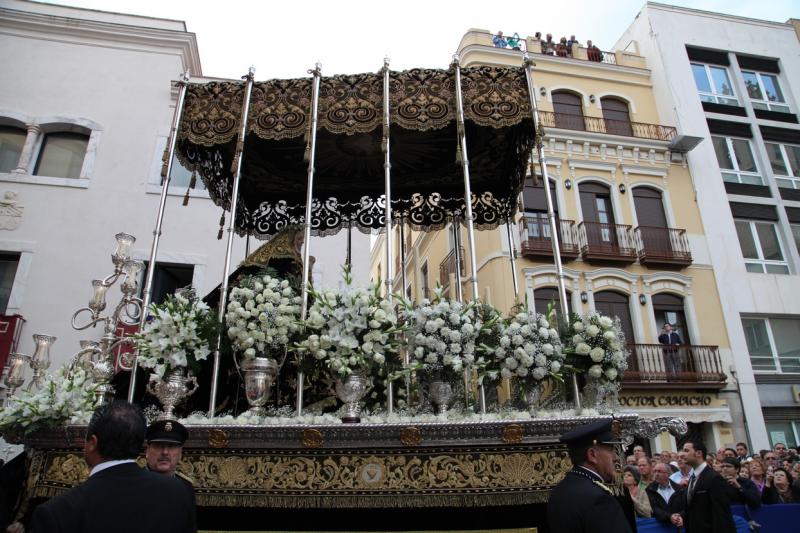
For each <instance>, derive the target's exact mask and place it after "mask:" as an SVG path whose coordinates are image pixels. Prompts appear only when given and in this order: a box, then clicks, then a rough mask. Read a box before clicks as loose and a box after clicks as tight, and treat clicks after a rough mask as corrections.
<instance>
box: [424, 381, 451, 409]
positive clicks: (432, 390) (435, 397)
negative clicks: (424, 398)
mask: <svg viewBox="0 0 800 533" xmlns="http://www.w3.org/2000/svg"><path fill="white" fill-rule="evenodd" d="M428 397H429V398H430V400H431V405H433V412H434V413H436V414H437V415H440V414H443V413H446V412H447V409H448V407H450V402H451V401H452V400H453V386H452V385H451V384H450V383H448V382H446V381H431V382H430V384H429V385H428Z"/></svg>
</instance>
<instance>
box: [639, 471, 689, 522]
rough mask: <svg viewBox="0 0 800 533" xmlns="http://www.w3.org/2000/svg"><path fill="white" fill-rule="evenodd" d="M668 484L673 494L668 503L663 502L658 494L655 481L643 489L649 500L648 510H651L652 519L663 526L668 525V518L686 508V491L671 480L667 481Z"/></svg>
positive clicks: (662, 498)
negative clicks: (663, 524)
mask: <svg viewBox="0 0 800 533" xmlns="http://www.w3.org/2000/svg"><path fill="white" fill-rule="evenodd" d="M669 484H670V485H672V490H674V491H675V492H673V493H672V496H670V498H669V501H668V502H665V501H664V497H663V496H661V494H659V493H658V482H657V481H653V482H652V483H650V484H649V485H647V488H646V489H645V491H646V492H647V497H648V498H649V499H650V508H651V509H652V510H653V518H655V519H656V520H658V521H659V522H663V523H665V524H669V523H670V520H669V519H670V517H671V516H672V515H674V514H676V513H681V512H683V509H684V507H685V506H686V494H685V493H686V490H685V489H684V488H683V487H681V486H680V485H678V484H677V483H675V482H674V481H672V480H671V479H670V480H669Z"/></svg>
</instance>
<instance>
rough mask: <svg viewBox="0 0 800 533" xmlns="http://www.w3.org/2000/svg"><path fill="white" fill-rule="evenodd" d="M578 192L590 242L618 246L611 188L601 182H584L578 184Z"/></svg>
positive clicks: (591, 243)
mask: <svg viewBox="0 0 800 533" xmlns="http://www.w3.org/2000/svg"><path fill="white" fill-rule="evenodd" d="M578 192H579V194H580V198H581V211H583V222H584V224H583V226H584V228H585V231H586V238H587V240H588V243H589V244H590V245H612V246H616V245H617V242H618V239H617V234H616V231H615V230H614V227H613V225H614V223H615V222H614V209H613V206H612V203H611V190H610V189H609V188H608V187H606V186H605V185H603V184H601V183H595V182H588V183H587V182H583V183H581V184H580V185H578Z"/></svg>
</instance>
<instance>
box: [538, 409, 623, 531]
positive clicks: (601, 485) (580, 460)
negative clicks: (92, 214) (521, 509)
mask: <svg viewBox="0 0 800 533" xmlns="http://www.w3.org/2000/svg"><path fill="white" fill-rule="evenodd" d="M612 427H613V426H612V421H611V420H598V421H596V422H591V423H589V424H586V425H583V426H580V427H577V428H575V429H573V430H572V431H569V432H568V433H565V434H564V435H563V436H562V437H561V439H560V440H561V442H562V443H564V444H566V445H567V448H568V450H569V457H570V459H571V460H572V464H573V467H572V470H570V471H569V472H567V474H566V476H565V477H564V479H563V480H562V481H561V483H559V484H558V485H557V486H556V487H555V488H554V489H553V491H552V492H551V493H550V501H549V502H548V503H547V521H548V523H549V524H550V531H564V532H566V531H569V532H570V533H631V532H632V531H635V526H633V527H634V529H632V528H631V523H630V520H629V518H628V517H626V513H625V510H624V509H623V507H622V505H621V504H620V502H619V501H618V500H617V497H615V495H614V491H613V490H612V489H611V488H610V487H609V486H608V485H606V484H607V483H609V482H610V481H612V479H613V478H614V460H615V456H616V451H615V450H614V445H615V444H619V443H620V441H619V437H615V435H614V432H613V431H612ZM628 500H630V497H629V496H628Z"/></svg>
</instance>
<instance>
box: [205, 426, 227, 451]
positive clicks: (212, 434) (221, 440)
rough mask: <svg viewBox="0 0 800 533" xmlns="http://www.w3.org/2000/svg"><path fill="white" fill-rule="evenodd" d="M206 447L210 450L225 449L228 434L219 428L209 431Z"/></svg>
mask: <svg viewBox="0 0 800 533" xmlns="http://www.w3.org/2000/svg"><path fill="white" fill-rule="evenodd" d="M208 445H209V446H210V447H212V448H227V447H228V434H227V433H225V431H223V430H221V429H219V428H214V429H209V430H208Z"/></svg>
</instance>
